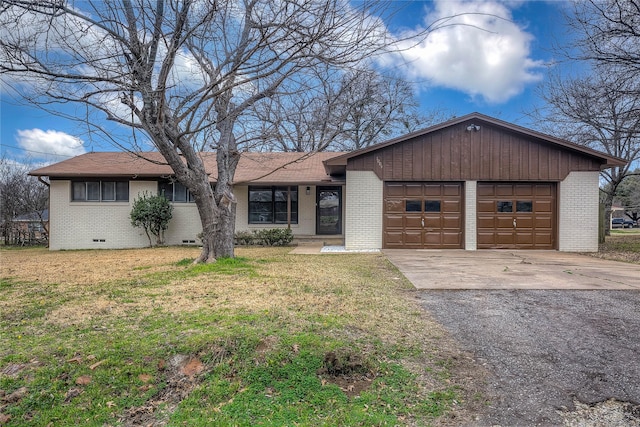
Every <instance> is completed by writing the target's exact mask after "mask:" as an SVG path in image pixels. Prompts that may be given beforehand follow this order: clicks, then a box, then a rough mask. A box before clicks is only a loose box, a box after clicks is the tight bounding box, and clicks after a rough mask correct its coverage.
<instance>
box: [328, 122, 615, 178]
mask: <svg viewBox="0 0 640 427" xmlns="http://www.w3.org/2000/svg"><path fill="white" fill-rule="evenodd" d="M469 121H474V122H475V123H474V124H476V125H480V126H481V125H483V124H490V125H494V126H496V127H499V128H502V129H503V130H505V131H509V132H514V133H516V134H519V135H521V136H523V137H526V138H529V139H531V140H534V141H538V142H544V143H548V144H551V145H554V146H556V147H558V148H562V149H566V150H569V151H572V152H575V153H579V154H581V155H584V156H587V157H591V158H594V159H596V160H597V161H598V162H599V163H601V169H606V168H609V167H614V166H624V165H625V164H626V163H627V161H626V160H624V159H621V158H618V157H614V156H610V155H608V154H605V153H602V152H600V151H597V150H593V149H591V148H588V147H585V146H583V145H578V144H574V143H572V142H569V141H567V140H564V139H560V138H556V137H553V136H551V135H546V134H543V133H540V132H537V131H534V130H531V129H527V128H524V127H522V126H518V125H515V124H513V123H509V122H505V121H502V120H499V119H496V118H494V117H489V116H485V115H484V114H480V113H471V114H467V115H465V116H462V117H457V118H454V119H451V120H449V121H446V122H443V123H440V124H437V125H434V126H431V127H428V128H426V129H421V130H418V131H415V132H412V133H408V134H406V135H402V136H400V137H397V138H394V139H391V140H389V141H386V142H382V143H380V144H376V145H372V146H370V147H366V148H363V149H360V150H356V151H351V152H348V153H345V154H342V155H338V156H335V157H332V158H330V159H327V160H325V162H324V164H325V169H326V170H327V173H329V174H343V173H344V171H345V169H346V166H347V162H348V161H349V160H350V159H353V158H355V157H359V156H362V155H364V154H367V153H371V152H374V151H378V150H381V149H383V148H387V147H389V146H392V145H395V144H400V143H403V142H406V141H409V140H411V139H414V138H417V137H421V136H424V135H428V134H431V133H434V132H437V131H439V130H442V129H446V128H449V127H452V126H456V125H459V124H462V123H464V122H469Z"/></svg>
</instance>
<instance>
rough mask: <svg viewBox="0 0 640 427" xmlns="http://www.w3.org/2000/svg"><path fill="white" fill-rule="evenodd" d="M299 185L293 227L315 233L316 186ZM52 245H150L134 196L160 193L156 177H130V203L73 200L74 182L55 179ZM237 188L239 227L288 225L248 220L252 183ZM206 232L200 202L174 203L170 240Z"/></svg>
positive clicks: (178, 242)
mask: <svg viewBox="0 0 640 427" xmlns="http://www.w3.org/2000/svg"><path fill="white" fill-rule="evenodd" d="M306 187H307V186H299V187H298V203H299V205H298V209H299V212H298V221H299V223H298V224H292V226H291V229H292V231H293V233H294V235H297V236H313V235H315V227H316V207H315V206H316V205H315V197H316V188H315V186H310V189H309V194H308V195H307V194H306ZM50 191H51V193H50V197H51V205H50V208H51V209H50V212H51V214H50V216H51V218H50V227H51V229H50V234H51V235H50V242H49V245H50V249H51V250H61V249H118V248H139V247H146V246H148V245H149V240H148V239H147V236H146V234H145V233H144V231H143V230H142V229H141V228H134V227H133V226H132V225H131V222H130V219H129V213H130V212H131V207H132V204H133V201H134V200H135V199H136V198H137V197H138V196H139V194H141V193H144V192H145V191H147V192H149V193H152V194H155V193H156V192H157V191H158V184H157V182H155V181H130V182H129V202H128V203H124V202H71V181H68V180H61V181H56V180H54V181H51V188H50ZM234 193H235V195H236V199H237V200H238V204H237V206H236V230H251V229H260V228H276V227H286V226H287V225H286V224H268V225H264V226H261V225H257V224H248V223H247V222H248V199H249V197H248V187H247V186H237V187H235V188H234ZM201 231H202V225H201V223H200V216H199V215H198V209H197V207H196V205H195V203H174V204H173V218H172V219H171V222H170V223H169V228H168V230H167V231H166V233H165V243H166V244H168V245H181V244H184V243H185V241H187V242H190V243H191V242H192V241H195V243H196V244H200V240H199V239H198V238H197V237H196V236H197V235H198V234H199V233H200V232H201Z"/></svg>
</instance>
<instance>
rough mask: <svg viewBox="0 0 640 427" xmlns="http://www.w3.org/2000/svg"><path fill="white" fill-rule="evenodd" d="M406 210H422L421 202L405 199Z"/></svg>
mask: <svg viewBox="0 0 640 427" xmlns="http://www.w3.org/2000/svg"><path fill="white" fill-rule="evenodd" d="M405 211H406V212H422V202H421V201H420V200H405Z"/></svg>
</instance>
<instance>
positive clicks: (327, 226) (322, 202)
mask: <svg viewBox="0 0 640 427" xmlns="http://www.w3.org/2000/svg"><path fill="white" fill-rule="evenodd" d="M316 234H342V187H316Z"/></svg>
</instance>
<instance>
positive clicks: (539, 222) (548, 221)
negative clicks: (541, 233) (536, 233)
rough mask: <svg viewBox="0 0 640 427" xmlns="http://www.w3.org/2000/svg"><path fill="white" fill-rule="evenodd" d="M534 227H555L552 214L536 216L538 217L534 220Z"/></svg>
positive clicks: (549, 228)
mask: <svg viewBox="0 0 640 427" xmlns="http://www.w3.org/2000/svg"><path fill="white" fill-rule="evenodd" d="M533 227H534V228H536V229H548V230H551V228H553V219H552V218H551V217H550V216H547V217H536V219H535V220H534V221H533Z"/></svg>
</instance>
